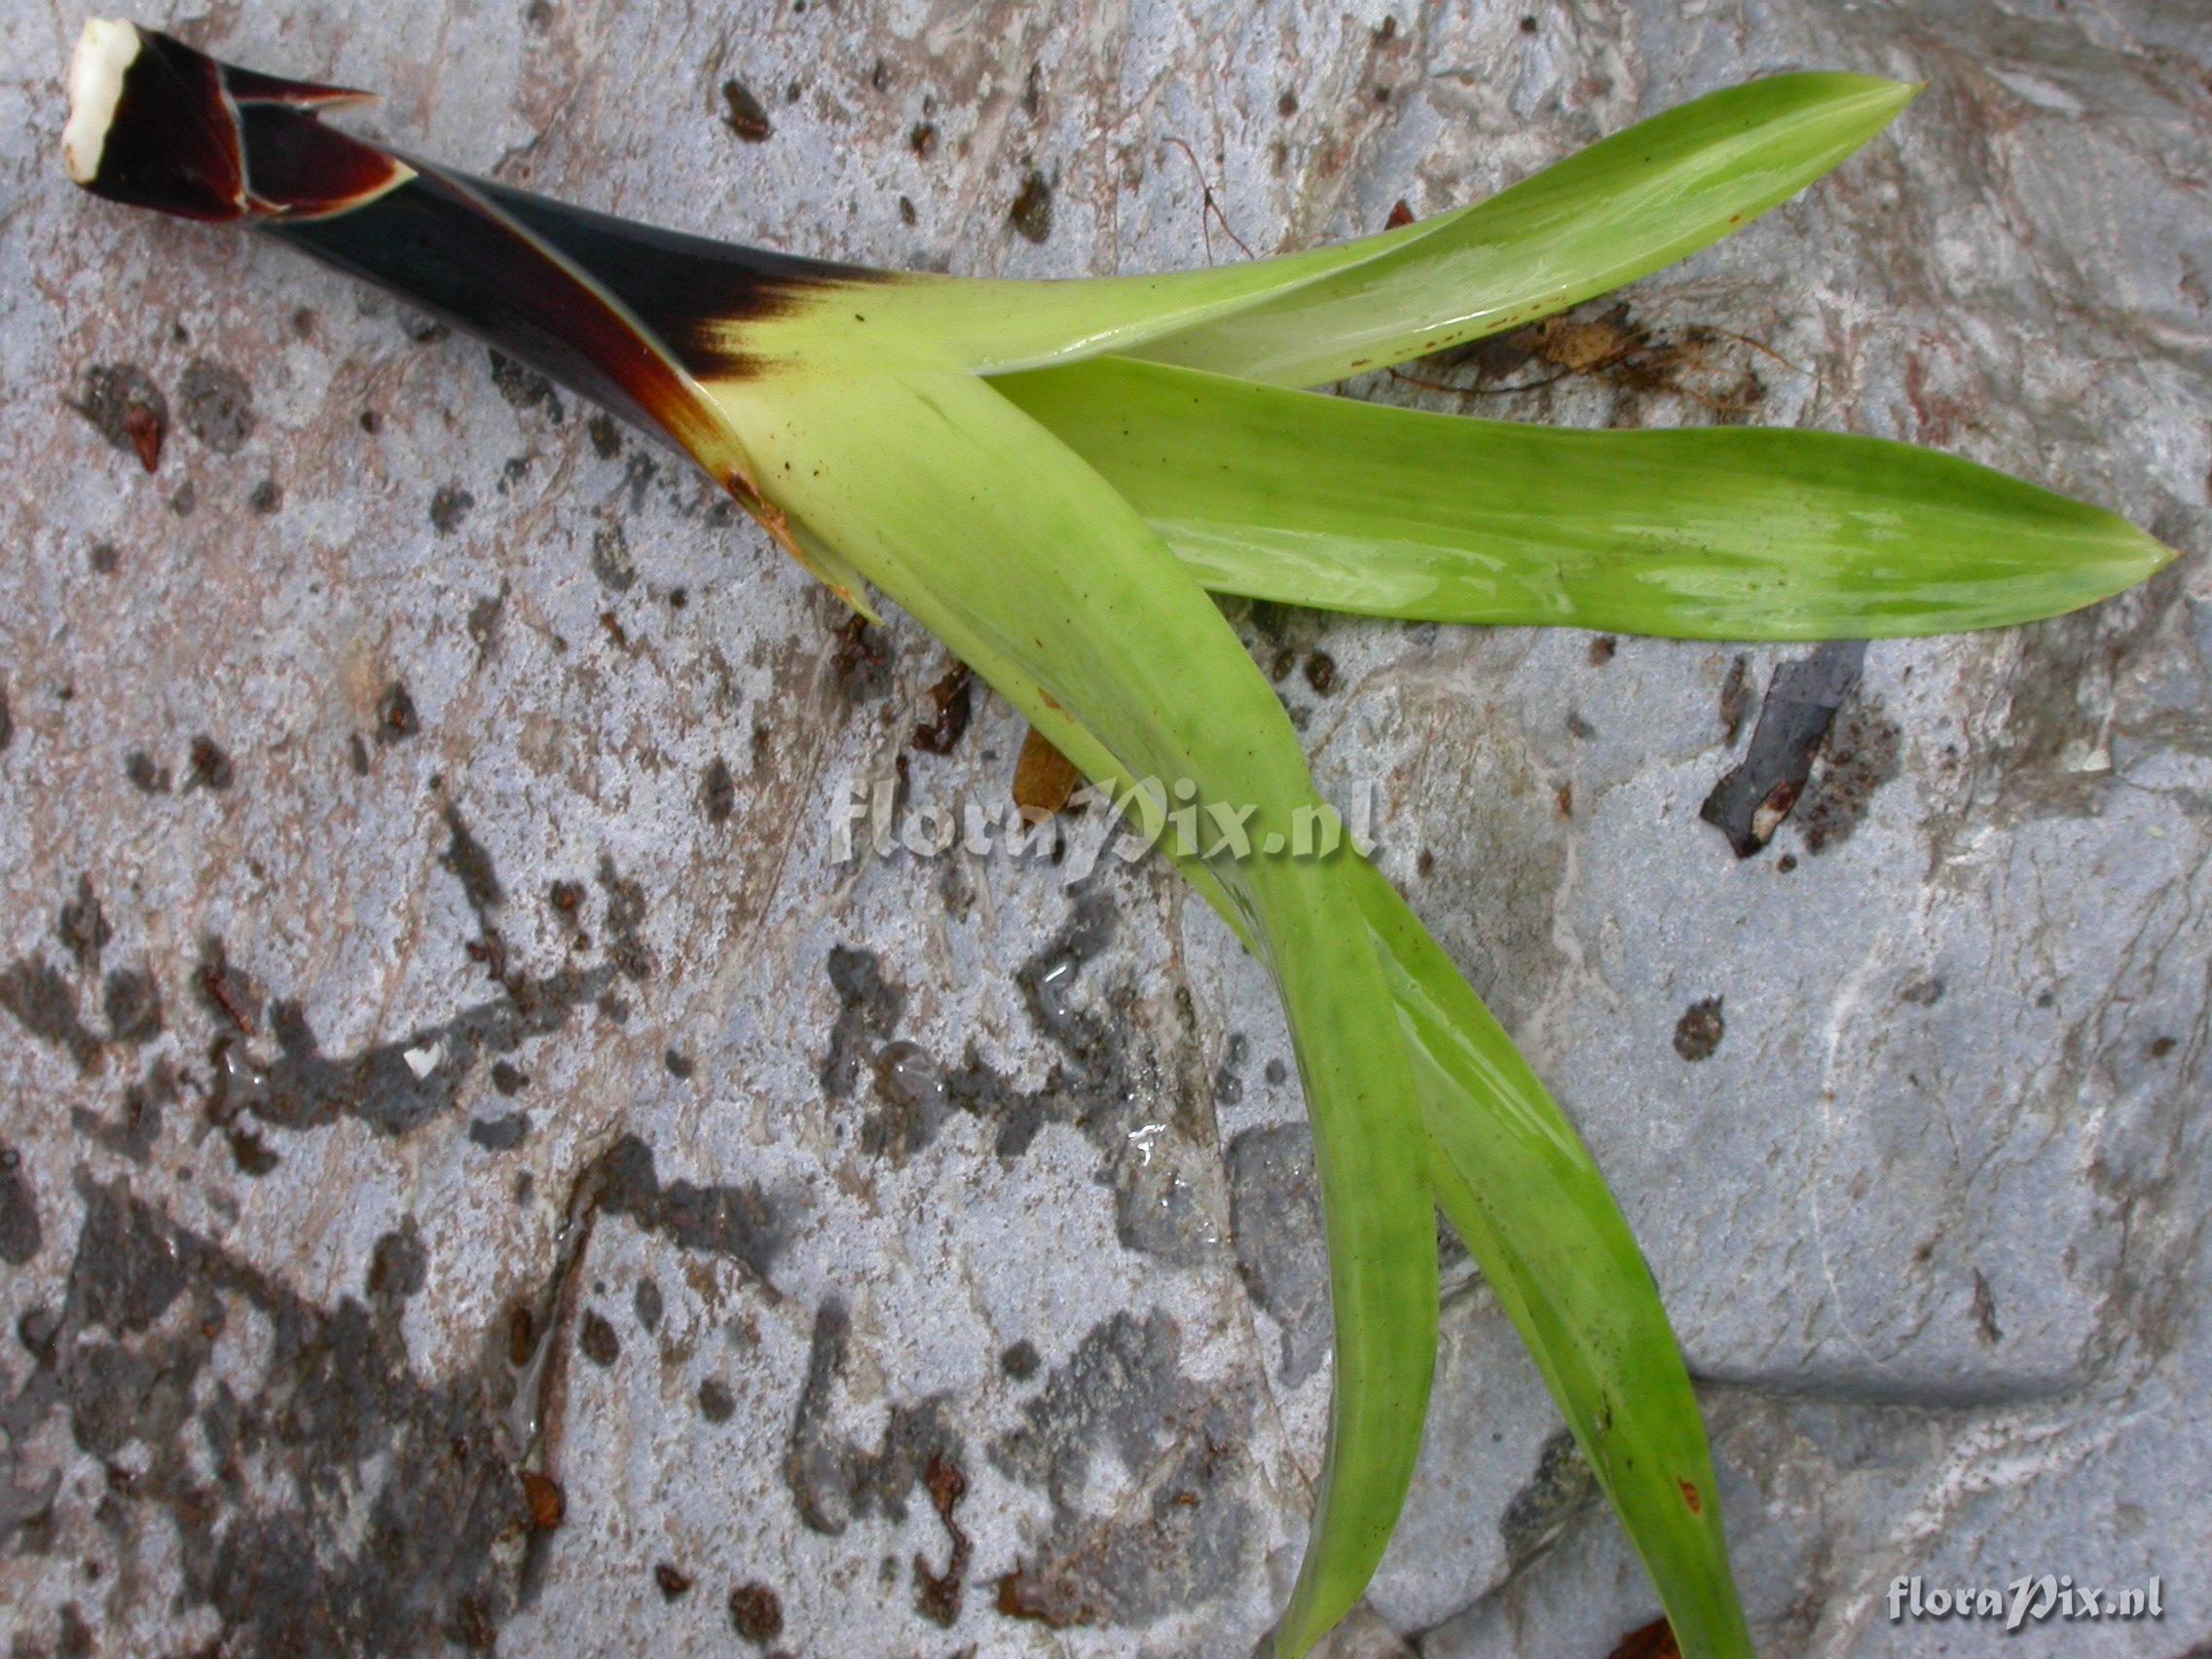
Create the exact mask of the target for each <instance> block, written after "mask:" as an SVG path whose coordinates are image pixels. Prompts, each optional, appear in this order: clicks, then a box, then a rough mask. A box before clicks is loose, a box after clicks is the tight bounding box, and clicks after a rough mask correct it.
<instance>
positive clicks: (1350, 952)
mask: <svg viewBox="0 0 2212 1659" xmlns="http://www.w3.org/2000/svg"><path fill="white" fill-rule="evenodd" d="M728 401H729V410H730V415H731V419H732V421H733V423H734V425H735V427H736V429H737V431H738V432H739V434H740V436H741V438H742V440H743V441H744V444H745V447H746V449H747V451H748V453H749V454H751V455H752V456H754V457H755V458H756V462H757V464H758V471H757V478H758V481H759V484H760V487H761V489H762V491H763V492H764V493H765V494H766V495H767V496H768V497H769V498H770V499H771V500H773V501H774V503H775V504H776V506H777V507H778V508H780V509H781V510H782V511H784V512H785V513H787V514H789V515H790V517H791V519H792V520H793V524H794V526H796V527H799V528H801V529H802V530H803V532H804V533H805V534H806V535H810V536H816V537H819V538H820V539H821V540H822V541H824V542H825V543H827V544H828V545H830V546H831V547H833V548H835V549H836V551H837V552H838V554H839V555H840V556H841V557H842V558H843V559H844V560H845V561H847V562H848V563H849V564H850V566H851V567H852V568H853V569H854V570H856V571H859V572H861V573H862V574H864V575H866V577H867V578H868V579H870V580H871V581H873V582H874V583H875V584H876V585H877V586H878V587H879V588H881V589H882V590H883V592H885V593H886V594H887V595H889V596H890V597H891V598H892V599H894V600H895V601H897V602H898V603H899V604H900V605H902V606H903V607H904V608H906V609H907V610H908V611H909V612H910V613H911V614H912V615H913V616H914V617H915V618H916V619H917V620H918V621H920V622H921V623H922V624H923V625H924V626H926V627H928V628H929V629H930V630H931V632H933V633H934V634H936V635H937V636H938V637H939V638H940V640H942V641H943V642H944V643H945V644H946V645H948V646H950V647H951V648H952V650H954V651H955V652H956V653H957V654H958V655H959V656H960V657H961V658H962V659H963V660H964V661H966V662H967V663H969V664H970V665H971V666H972V667H973V668H975V670H976V671H977V673H978V674H980V675H982V676H983V678H984V679H985V680H987V681H989V682H991V683H992V684H993V685H995V686H996V687H998V689H999V690H1000V691H1001V692H1002V694H1004V695H1006V696H1008V697H1009V698H1010V699H1012V700H1013V701H1014V703H1015V705H1016V706H1017V707H1020V708H1021V709H1022V710H1023V712H1024V713H1026V714H1028V715H1029V716H1030V717H1031V718H1032V719H1036V720H1038V721H1039V722H1040V723H1041V724H1045V725H1046V726H1047V728H1048V729H1049V730H1062V731H1064V730H1066V728H1068V727H1071V726H1073V727H1076V728H1078V729H1079V730H1080V732H1081V733H1082V734H1084V735H1085V737H1086V739H1087V741H1084V742H1082V743H1080V744H1079V746H1078V748H1077V749H1076V750H1071V751H1070V754H1071V758H1074V759H1076V760H1077V763H1078V764H1080V765H1083V766H1085V767H1086V769H1087V770H1090V771H1091V772H1092V773H1093V775H1094V776H1100V775H1103V776H1104V777H1105V778H1106V779H1108V780H1111V781H1113V782H1115V783H1117V784H1119V785H1120V786H1121V787H1122V788H1123V789H1124V790H1125V789H1126V787H1127V786H1128V784H1130V783H1131V782H1140V781H1142V780H1146V779H1153V780H1158V781H1159V783H1160V785H1161V786H1162V788H1163V792H1164V796H1165V799H1167V800H1172V801H1173V802H1174V803H1175V804H1177V805H1180V804H1183V802H1184V800H1185V796H1184V794H1183V793H1182V791H1181V790H1180V788H1179V787H1178V786H1179V783H1180V781H1182V780H1188V781H1189V782H1190V783H1191V784H1192V785H1194V786H1195V793H1194V794H1193V795H1192V796H1191V797H1190V798H1189V802H1188V804H1189V806H1190V807H1191V808H1192V809H1193V810H1194V812H1195V814H1196V816H1197V822H1198V825H1199V826H1200V827H1201V830H1200V834H1199V837H1198V841H1197V843H1196V844H1195V846H1194V847H1193V848H1192V849H1191V850H1190V856H1189V857H1188V858H1187V862H1188V863H1189V865H1190V866H1191V867H1193V868H1195V869H1197V870H1198V871H1201V872H1202V874H1201V876H1200V879H1201V880H1202V881H1203V882H1205V883H1206V885H1207V889H1208V891H1209V893H1210V894H1211V895H1213V896H1214V897H1216V898H1218V899H1219V901H1220V902H1221V903H1223V904H1224V905H1225V906H1226V907H1227V911H1228V913H1229V914H1231V915H1233V916H1235V918H1236V920H1237V923H1238V926H1239V931H1240V932H1241V933H1242V934H1243V936H1244V937H1245V938H1246V940H1248V941H1249V942H1251V943H1252V944H1253V945H1254V946H1255V948H1256V950H1257V951H1258V953H1259V955H1260V956H1261V959H1262V960H1263V961H1264V962H1266V963H1267V964H1268V966H1269V968H1270V970H1271V972H1272V975H1273V977H1274V979H1275V983H1276V986H1277V988H1278V989H1279V991H1280V993H1281V995H1282V999H1283V1005H1284V1009H1285V1012H1286V1014H1287V1015H1288V1019H1289V1024H1290V1030H1291V1035H1292V1039H1293V1042H1294V1044H1295V1046H1296V1050H1297V1052H1298V1058H1299V1065H1300V1069H1301V1072H1302V1074H1303V1077H1304V1081H1305V1087H1306V1097H1307V1105H1308V1111H1309V1115H1310V1117H1311V1119H1312V1124H1313V1137H1314V1150H1315V1162H1316V1166H1317V1168H1318V1171H1319V1174H1320V1184H1321V1198H1322V1209H1323V1214H1324V1218H1325V1221H1326V1225H1327V1230H1328V1240H1329V1260H1330V1290H1331V1299H1332V1306H1333V1309H1334V1313H1335V1320H1336V1375H1335V1392H1334V1396H1333V1399H1332V1402H1331V1412H1330V1427H1329V1456H1328V1464H1327V1468H1326V1471H1325V1473H1324V1476H1323V1479H1322V1483H1321V1490H1320V1492H1319V1493H1318V1494H1317V1497H1316V1503H1315V1510H1314V1519H1313V1532H1312V1538H1311V1541H1310V1543H1309V1547H1308V1551H1307V1556H1306V1560H1305V1563H1304V1565H1303V1567H1302V1568H1301V1571H1300V1574H1299V1582H1298V1586H1297V1589H1296V1591H1295V1592H1294V1594H1293V1597H1292V1602H1291V1606H1290V1609H1289V1611H1288V1612H1287V1613H1286V1614H1285V1615H1284V1620H1283V1624H1282V1627H1281V1630H1280V1633H1279V1635H1278V1649H1279V1651H1281V1652H1283V1653H1286V1654H1297V1653H1303V1652H1304V1651H1305V1650H1306V1648H1307V1647H1309V1646H1310V1645H1311V1643H1312V1642H1313V1641H1316V1640H1318V1638H1319V1637H1320V1636H1321V1635H1322V1634H1323V1633H1325V1632H1326V1631H1327V1630H1328V1628H1329V1627H1330V1626H1331V1625H1333V1624H1334V1623H1335V1622H1336V1621H1337V1620H1338V1619H1339V1618H1340V1617H1342V1616H1343V1614H1344V1613H1345V1611H1346V1609H1348V1608H1349V1607H1350V1605H1351V1604H1353V1603H1354V1602H1355V1601H1356V1600H1357V1599H1358V1597H1359V1595H1360V1593H1361V1592H1362V1591H1363V1590H1364V1589H1365V1587H1366V1585H1367V1581H1368V1579H1369V1577H1370V1576H1371V1575H1372V1574H1373V1572H1374V1569H1375V1564H1376V1562H1377V1561H1378V1560H1380V1559H1381V1556H1382V1553H1383V1545H1384V1544H1385V1543H1386V1542H1387V1540H1388V1538H1389V1535H1390V1530H1391V1528H1392V1527H1393V1526H1394V1525H1395V1523H1396V1520H1397V1516H1398V1511H1399V1509H1400V1507H1401V1506H1402V1504H1403V1501H1404V1497H1405V1492H1406V1487H1407V1483H1408V1482H1409V1481H1410V1479H1411V1478H1412V1472H1413V1465H1414V1460H1415V1456H1416V1455H1417V1453H1418V1451H1419V1444H1420V1432H1421V1421H1422V1418H1423V1416H1424V1414H1425V1411H1426V1406H1427V1397H1428V1386H1429V1381H1430V1376H1431V1373H1432V1371H1433V1369H1434V1363H1435V1348H1436V1254H1435V1227H1434V1221H1433V1213H1432V1205H1431V1199H1430V1195H1429V1188H1428V1171H1427V1167H1426V1163H1427V1157H1426V1150H1425V1140H1424V1136H1423V1133H1422V1129H1421V1124H1420V1118H1419V1107H1418V1105H1417V1103H1416V1099H1415V1094H1414V1083H1413V1071H1412V1067H1411V1064H1410V1062H1409V1061H1408V1058H1407V1056H1406V1053H1405V1051H1404V1048H1403V1045H1402V1044H1401V1043H1399V1042H1397V1041H1395V1040H1393V1038H1394V1034H1395V1031H1396V1027H1397V1014H1396V1013H1395V1012H1394V1005H1393V1003H1392V1000H1391V996H1390V992H1389V990H1388V988H1387V986H1386V984H1385V982H1384V978H1383V967H1382V964H1381V963H1380V961H1379V960H1378V958H1377V956H1376V954H1375V950H1374V947H1373V944H1372V941H1371V940H1370V938H1369V935H1368V932H1367V929H1366V927H1365V925H1364V922H1363V920H1362V913H1361V908H1360V904H1361V898H1360V894H1361V885H1362V883H1361V876H1360V872H1361V870H1362V869H1363V868H1364V866H1363V865H1362V864H1361V863H1360V862H1359V861H1358V860H1356V859H1355V858H1353V857H1351V856H1350V855H1349V853H1348V849H1347V850H1346V851H1345V852H1344V853H1342V854H1340V855H1339V856H1337V857H1334V858H1303V859H1302V858H1295V857H1289V856H1282V854H1280V853H1278V854H1276V855H1274V856H1270V855H1269V854H1268V853H1267V852H1266V851H1265V850H1264V849H1265V847H1266V844H1267V838H1268V837H1269V836H1271V835H1280V836H1282V837H1284V838H1285V839H1284V841H1283V843H1282V845H1283V848H1284V849H1285V850H1286V851H1287V849H1288V848H1289V847H1290V846H1291V845H1292V844H1293V842H1292V840H1291V837H1294V836H1295V835H1296V834H1297V833H1298V831H1299V818H1300V815H1301V814H1302V813H1314V812H1319V811H1321V810H1323V809H1322V808H1321V804H1320V801H1319V798H1318V796H1317V795H1316V794H1315V793H1314V791H1313V787H1312V783H1311V780H1310V778H1309V775H1308V773H1307V770H1306V763H1305V758H1304V756H1302V755H1301V753H1300V751H1299V747H1298V742H1297V737H1296V734H1295V732H1294V731H1293V730H1292V729H1291V726H1290V722H1289V720H1288V719H1287V717H1286V716H1285V715H1284V713H1283V710H1282V706H1281V705H1280V703H1279V702H1277V701H1276V699H1275V696H1274V693H1273V691H1272V688H1271V687H1270V686H1269V685H1268V683H1267V682H1266V680H1265V679H1264V678H1263V677H1262V676H1261V675H1260V673H1259V671H1258V670H1257V669H1256V668H1255V667H1254V666H1253V664H1252V661H1251V659H1250V657H1249V656H1247V655H1246V653H1245V651H1244V649H1243V647H1242V645H1240V644H1239V643H1238V642H1237V640H1236V637H1235V634H1234V633H1233V632H1232V631H1231V630H1230V629H1229V627H1228V625H1227V624H1226V623H1225V622H1224V621H1223V620H1222V618H1221V616H1220V613H1219V612H1218V611H1217V610H1216V609H1215V608H1214V607H1213V605H1212V604H1211V603H1210V602H1209V601H1208V600H1207V598H1206V597H1205V594H1204V592H1203V591H1202V590H1201V589H1200V588H1199V587H1198V584H1197V583H1196V582H1195V581H1193V580H1192V579H1191V577H1190V575H1189V573H1188V572H1186V571H1184V570H1183V569H1182V568H1181V567H1180V566H1179V565H1178V564H1177V563H1176V561H1175V559H1174V557H1173V555H1172V554H1170V553H1169V552H1168V550H1167V549H1166V548H1165V547H1164V546H1163V545H1162V544H1161V541H1160V539H1159V538H1158V537H1157V536H1156V535H1153V534H1152V532H1151V531H1150V530H1148V529H1147V528H1146V527H1145V525H1144V523H1143V521H1142V520H1141V519H1139V518H1138V517H1137V515H1136V514H1135V512H1134V511H1132V510H1131V509H1130V507H1129V506H1128V504H1127V503H1126V502H1124V500H1122V499H1121V498H1120V497H1118V496H1116V495H1115V494H1114V492H1113V491H1112V490H1111V489H1109V488H1108V487H1107V486H1106V484H1105V483H1104V482H1103V481H1102V480H1101V479H1099V477H1098V476H1097V475H1096V474H1095V473H1094V472H1092V471H1091V470H1090V469H1089V468H1088V467H1087V466H1085V465H1084V464H1083V462H1082V461H1080V460H1078V459H1077V458H1076V457H1075V456H1074V455H1072V454H1070V453H1069V451H1068V450H1067V449H1066V447H1065V446H1063V445H1061V444H1060V443H1058V442H1057V441H1056V440H1054V439H1053V438H1052V437H1051V434H1050V433H1049V432H1047V431H1045V430H1044V429H1043V428H1042V427H1040V426H1038V425H1037V424H1035V423H1034V422H1032V421H1030V420H1029V419H1028V417H1026V416H1024V415H1023V414H1021V413H1020V412H1019V411H1018V410H1016V409H1014V406H1013V405H1011V404H1010V403H1008V402H1007V401H1006V400H1005V399H1004V398H1003V397H1001V396H1000V395H999V394H998V393H997V392H996V391H995V390H993V389H992V388H991V387H990V386H989V385H988V383H986V382H984V381H981V380H978V379H977V378H975V377H974V376H972V375H969V374H966V373H964V372H958V371H950V372H947V371H926V370H913V371H902V372H865V373H863V372H855V373H850V374H844V373H815V374H810V375H808V376H806V377H803V378H799V377H788V378H775V379H772V380H768V381H763V382H760V383H757V384H755V385H753V386H750V387H744V388H742V390H740V389H739V388H732V389H731V390H730V392H729V393H728ZM1074 741H1076V740H1075V739H1074V738H1072V737H1071V742H1074ZM1215 805H1220V806H1222V807H1224V808H1227V809H1230V810H1231V811H1233V812H1235V811H1241V810H1242V809H1245V808H1250V809H1251V811H1250V815H1249V816H1248V817H1246V818H1245V819H1244V820H1243V826H1244V829H1245V832H1246V833H1247V834H1248V835H1249V836H1250V838H1251V840H1252V843H1253V846H1254V849H1255V850H1254V852H1253V854H1252V856H1249V857H1235V856H1232V855H1233V853H1234V851H1235V849H1234V848H1232V847H1226V846H1223V845H1220V844H1218V842H1217V836H1216V833H1215V831H1214V830H1213V829H1212V828H1209V827H1208V826H1209V824H1210V819H1209V809H1210V808H1212V807H1213V806H1215Z"/></svg>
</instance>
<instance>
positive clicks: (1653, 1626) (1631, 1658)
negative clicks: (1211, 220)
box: [1521, 18, 1682, 1659]
mask: <svg viewBox="0 0 2212 1659" xmlns="http://www.w3.org/2000/svg"><path fill="white" fill-rule="evenodd" d="M1521 20H1522V22H1523V23H1525V24H1526V23H1533V22H1534V21H1535V20H1536V19H1535V18H1522V19H1521ZM1607 1659H1682V1650H1681V1649H1680V1648H1679V1647H1677V1646H1676V1645H1675V1627H1674V1626H1673V1625H1671V1624H1669V1623H1668V1622H1667V1621H1666V1620H1665V1619H1663V1618H1658V1619H1653V1620H1652V1621H1651V1622H1650V1623H1649V1624H1647V1625H1641V1626H1639V1627H1638V1628H1637V1629H1635V1630H1632V1631H1630V1632H1629V1633H1628V1635H1626V1636H1624V1637H1622V1638H1621V1639H1620V1641H1619V1643H1618V1644H1617V1645H1616V1646H1615V1647H1614V1648H1613V1650H1612V1652H1611V1653H1610V1654H1609V1655H1607Z"/></svg>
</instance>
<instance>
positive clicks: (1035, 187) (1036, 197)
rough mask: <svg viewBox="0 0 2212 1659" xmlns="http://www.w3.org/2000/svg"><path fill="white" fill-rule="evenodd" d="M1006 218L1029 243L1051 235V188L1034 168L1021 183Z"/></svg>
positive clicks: (1041, 174) (1040, 240)
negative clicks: (1018, 193) (1019, 191)
mask: <svg viewBox="0 0 2212 1659" xmlns="http://www.w3.org/2000/svg"><path fill="white" fill-rule="evenodd" d="M1006 216H1007V219H1008V222H1009V223H1011V224H1012V225H1013V226H1014V229H1015V230H1016V231H1017V232H1019V233H1020V234H1021V236H1022V237H1024V238H1025V239H1026V240H1030V241H1033V242H1040V243H1041V242H1043V241H1044V240H1045V239H1046V238H1047V237H1050V236H1051V234H1052V187H1051V184H1050V183H1048V182H1047V181H1046V178H1045V175H1044V174H1043V173H1041V172H1039V171H1038V170H1037V169H1036V168H1035V167H1031V168H1030V169H1029V176H1028V177H1027V178H1025V179H1023V180H1022V181H1021V194H1020V195H1018V196H1016V197H1015V198H1014V205H1013V206H1012V207H1010V208H1008V209H1007V215H1006Z"/></svg>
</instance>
